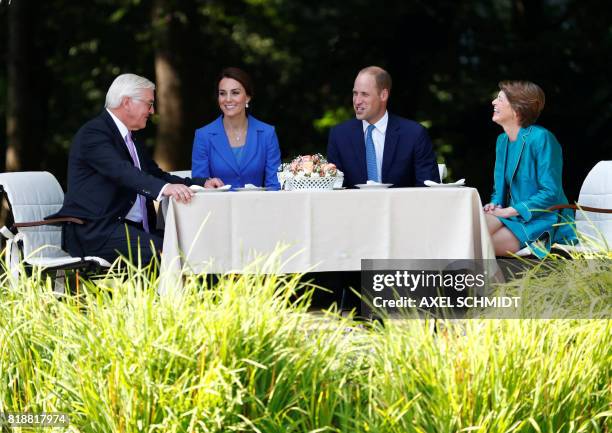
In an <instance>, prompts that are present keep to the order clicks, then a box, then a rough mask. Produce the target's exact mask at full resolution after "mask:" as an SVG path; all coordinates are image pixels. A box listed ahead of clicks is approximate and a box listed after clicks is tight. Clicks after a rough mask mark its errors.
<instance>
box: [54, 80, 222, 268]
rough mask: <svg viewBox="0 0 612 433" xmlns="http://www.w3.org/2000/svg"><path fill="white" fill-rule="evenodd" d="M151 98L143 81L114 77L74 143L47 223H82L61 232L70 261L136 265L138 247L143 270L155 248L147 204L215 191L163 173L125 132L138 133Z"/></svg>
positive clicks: (214, 182)
mask: <svg viewBox="0 0 612 433" xmlns="http://www.w3.org/2000/svg"><path fill="white" fill-rule="evenodd" d="M154 90H155V84H153V83H152V82H151V81H149V80H147V79H146V78H144V77H139V76H137V75H134V74H123V75H120V76H118V77H117V78H116V79H115V80H114V81H113V83H112V84H111V86H110V88H109V89H108V93H107V94H106V103H105V110H104V111H102V113H101V114H100V115H98V116H97V117H95V118H94V119H92V120H90V121H89V122H87V123H86V124H85V125H84V126H83V127H81V129H79V131H78V132H77V134H76V136H75V137H74V140H73V142H72V146H71V148H70V155H69V160H68V191H67V192H66V195H65V197H64V204H63V206H62V208H61V209H60V210H59V212H57V213H56V214H54V215H50V216H49V217H47V218H54V217H60V216H70V217H77V218H80V219H83V220H85V224H83V225H80V224H68V225H66V226H64V230H63V240H62V243H63V247H64V249H66V250H67V251H68V252H69V253H70V254H71V255H73V256H79V257H83V256H98V257H102V258H104V259H106V260H108V261H111V262H112V261H113V260H114V259H115V258H117V256H118V255H119V254H121V255H125V256H128V255H129V253H130V251H131V254H132V257H133V258H134V259H137V257H138V256H137V255H138V252H139V247H140V257H141V260H142V262H143V263H147V262H148V261H150V260H151V258H152V257H153V256H154V255H155V254H156V253H157V252H159V251H161V248H162V233H161V232H159V231H157V230H156V229H155V210H154V208H153V204H152V201H153V200H160V199H161V198H162V197H170V196H171V197H174V198H175V199H176V200H178V201H181V202H189V201H190V200H191V197H192V196H193V192H192V191H191V190H190V189H189V187H188V186H189V185H192V184H200V185H205V186H206V187H218V186H221V185H222V183H220V181H219V180H218V179H189V178H186V179H183V178H181V177H178V176H173V175H171V174H169V173H166V172H164V171H163V170H161V169H160V168H159V167H158V165H157V164H156V163H155V162H154V161H153V160H152V159H151V157H150V156H149V155H148V154H147V152H146V151H145V149H144V148H143V147H142V146H141V145H140V144H139V143H138V142H136V141H135V140H134V138H133V136H132V131H136V130H139V129H142V128H144V127H145V126H146V124H147V119H148V118H149V116H150V115H151V114H153V112H154V108H153V104H154ZM126 231H127V233H126ZM128 237H129V242H128V241H127V238H128ZM139 241H140V242H139Z"/></svg>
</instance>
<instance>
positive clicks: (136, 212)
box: [106, 108, 168, 223]
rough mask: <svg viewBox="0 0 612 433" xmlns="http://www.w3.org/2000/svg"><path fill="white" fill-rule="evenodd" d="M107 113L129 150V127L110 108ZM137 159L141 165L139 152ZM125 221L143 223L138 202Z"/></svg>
mask: <svg viewBox="0 0 612 433" xmlns="http://www.w3.org/2000/svg"><path fill="white" fill-rule="evenodd" d="M106 111H108V114H110V116H111V118H112V119H113V122H115V125H117V129H119V134H121V137H123V141H124V142H125V147H126V149H127V148H128V147H127V141H126V137H127V135H128V134H129V133H130V131H129V129H128V127H127V126H125V125H124V124H123V122H122V121H121V120H119V118H118V117H117V116H115V115H114V114H113V113H112V112H111V111H110V110H109V109H108V108H107V109H106ZM128 153H129V149H128ZM136 159H137V160H138V165H140V158H139V157H138V152H136ZM166 185H168V184H166ZM166 185H164V187H163V188H162V189H161V191H160V192H159V195H158V196H157V200H158V201H159V200H160V199H161V196H162V193H163V192H164V189H165V188H166ZM145 200H146V197H145ZM125 219H127V220H130V221H134V222H136V223H141V222H142V211H141V210H140V206H139V205H138V200H135V201H134V205H133V206H132V208H131V209H130V211H129V212H128V213H127V215H126V216H125Z"/></svg>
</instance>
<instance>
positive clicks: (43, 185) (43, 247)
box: [0, 171, 110, 291]
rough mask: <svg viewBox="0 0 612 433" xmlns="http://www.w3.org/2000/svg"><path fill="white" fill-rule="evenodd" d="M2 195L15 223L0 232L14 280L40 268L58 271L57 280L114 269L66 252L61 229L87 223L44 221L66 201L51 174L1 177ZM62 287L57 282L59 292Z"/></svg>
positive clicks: (96, 259) (107, 264)
mask: <svg viewBox="0 0 612 433" xmlns="http://www.w3.org/2000/svg"><path fill="white" fill-rule="evenodd" d="M0 191H2V192H3V193H4V195H5V197H6V199H7V202H8V205H9V209H10V211H11V214H12V218H13V221H14V223H13V225H12V226H11V228H10V229H9V228H7V227H6V226H4V227H2V228H1V229H0V233H2V235H3V236H4V237H5V238H6V240H7V242H6V249H5V254H6V267H7V271H9V272H10V273H11V274H12V276H13V277H14V278H17V277H18V276H19V273H20V272H22V271H23V270H24V269H27V268H31V267H39V268H42V270H44V271H46V272H53V271H55V272H56V275H57V276H61V275H63V271H65V270H68V269H95V268H97V269H99V268H108V267H110V263H109V262H108V261H106V260H104V259H102V258H100V257H92V256H87V257H72V256H71V255H70V254H68V253H67V252H66V251H64V250H62V248H61V245H62V227H61V226H62V225H63V224H84V223H85V222H84V221H83V220H81V219H79V218H73V217H64V218H55V219H51V220H44V218H45V217H46V216H48V215H51V214H53V213H55V212H57V211H58V210H59V209H60V208H61V206H62V203H63V201H64V192H63V191H62V188H61V186H60V184H59V183H58V181H57V180H56V179H55V177H54V176H53V175H52V174H51V173H49V172H46V171H31V172H11V173H0ZM24 265H26V266H24ZM60 286H61V285H60ZM60 286H58V284H57V280H56V289H59V288H60ZM59 291H62V290H59Z"/></svg>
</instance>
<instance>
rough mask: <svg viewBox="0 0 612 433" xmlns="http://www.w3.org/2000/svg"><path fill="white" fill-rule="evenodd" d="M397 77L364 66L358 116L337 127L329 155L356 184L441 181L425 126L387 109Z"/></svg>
mask: <svg viewBox="0 0 612 433" xmlns="http://www.w3.org/2000/svg"><path fill="white" fill-rule="evenodd" d="M390 92H391V76H390V75H389V73H388V72H387V71H385V70H384V69H382V68H379V67H378V66H369V67H367V68H364V69H362V70H361V71H360V72H359V74H357V78H356V79H355V85H354V87H353V108H354V109H355V117H356V118H355V119H352V120H348V121H346V122H344V123H341V124H340V125H338V126H336V127H334V128H332V130H331V131H330V133H329V143H328V147H327V159H328V160H329V162H332V163H334V164H336V166H337V167H338V169H339V170H340V171H342V172H343V173H344V185H345V186H347V187H349V188H352V187H354V186H355V185H358V184H364V183H366V182H367V181H368V180H372V181H376V182H381V183H391V184H393V186H396V187H405V186H423V182H424V181H426V180H433V181H435V182H439V181H440V175H439V172H438V164H437V162H436V155H435V154H434V151H433V147H432V144H431V141H430V139H429V135H428V134H427V131H426V129H425V128H423V127H422V126H421V125H419V124H418V123H417V122H414V121H412V120H408V119H403V118H401V117H399V116H395V115H393V114H390V113H389V112H387V102H388V100H389V94H390Z"/></svg>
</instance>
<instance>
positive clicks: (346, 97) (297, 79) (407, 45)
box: [0, 0, 612, 201]
mask: <svg viewBox="0 0 612 433" xmlns="http://www.w3.org/2000/svg"><path fill="white" fill-rule="evenodd" d="M611 18H612V17H611V13H610V8H609V7H608V5H607V2H603V1H596V0H580V1H579V0H496V1H488V0H439V1H436V2H431V1H427V0H414V1H405V0H387V1H385V2H373V1H366V0H344V1H337V0H335V1H317V0H313V1H310V2H300V1H296V0H232V1H227V0H225V1H222V0H149V1H147V0H114V1H112V0H90V1H89V2H72V1H68V0H47V1H45V2H36V1H33V0H11V1H10V2H9V1H8V0H0V28H2V29H4V31H3V37H2V38H0V58H2V64H4V65H6V67H5V68H2V70H0V116H2V118H4V119H6V121H5V122H2V123H1V124H0V137H1V140H0V143H1V144H2V146H3V148H2V150H1V151H0V155H1V156H0V158H2V161H0V162H1V163H2V164H3V165H4V166H5V167H6V168H7V169H13V170H15V169H47V170H49V171H51V172H53V173H54V174H55V175H56V176H57V177H58V178H60V179H64V178H65V174H66V163H67V152H68V149H69V146H70V142H71V139H72V136H73V135H74V134H75V133H76V131H77V130H78V128H79V127H80V126H81V125H82V124H83V123H84V122H85V121H86V120H88V119H89V118H91V117H92V116H94V115H95V114H96V113H98V112H100V110H101V109H102V107H103V104H104V97H105V94H106V90H107V89H108V86H109V85H110V83H111V82H112V80H113V79H114V77H115V76H116V75H118V74H120V73H124V72H133V73H136V74H140V75H144V76H146V77H149V78H150V79H152V80H153V81H155V82H156V84H157V85H158V91H157V106H156V109H157V112H158V115H157V116H156V117H155V118H154V119H153V122H152V123H153V125H150V126H149V127H148V128H147V129H146V130H144V131H143V132H142V133H141V136H144V137H145V139H146V142H147V145H148V146H149V147H150V150H151V152H152V153H154V155H155V157H156V159H157V160H158V162H160V165H162V167H165V168H167V169H185V168H189V167H190V155H191V145H192V139H193V133H194V130H195V129H196V128H198V127H200V126H202V125H204V124H206V123H208V122H210V121H212V120H213V119H214V118H216V117H217V116H218V115H219V111H218V108H217V105H216V100H215V97H214V85H215V79H216V76H217V74H218V73H219V71H220V70H221V69H222V68H223V67H226V66H238V67H241V68H243V69H245V70H246V71H248V72H249V73H250V74H251V76H252V77H253V79H254V82H255V96H254V98H253V101H252V104H251V106H252V112H253V114H254V115H255V116H257V117H258V118H260V119H262V120H263V121H265V122H267V123H271V124H273V125H275V126H276V129H277V133H278V136H279V140H280V143H281V151H282V154H283V158H284V159H290V158H291V157H293V156H295V155H296V154H298V153H303V152H321V153H325V149H326V144H327V133H328V131H329V128H330V127H331V126H333V125H334V124H336V123H338V122H340V121H342V120H344V119H347V118H349V117H351V116H352V115H353V111H352V107H351V90H352V84H353V80H354V77H355V75H356V73H357V71H358V70H359V69H361V68H362V67H364V66H367V65H373V64H374V65H380V66H382V67H384V68H386V69H387V70H388V71H389V72H390V73H391V75H392V77H393V80H394V83H393V90H392V92H391V100H390V107H389V108H390V111H393V112H395V113H396V114H399V115H402V116H404V117H408V118H413V119H415V120H417V121H419V122H421V123H423V124H424V125H425V126H427V127H428V128H429V133H430V135H431V137H432V140H433V141H434V143H435V145H436V151H437V153H438V158H439V160H441V161H444V162H446V163H447V165H448V166H449V168H450V170H451V173H452V176H453V177H465V178H467V180H468V183H469V184H470V185H472V186H475V187H477V188H478V189H479V191H480V192H481V194H482V197H483V201H485V200H487V198H488V197H487V196H488V194H489V193H490V190H491V184H492V170H493V161H494V145H495V137H496V136H497V134H499V132H501V129H500V128H499V127H498V126H497V125H495V124H493V123H492V122H491V120H490V119H491V114H492V109H491V105H490V102H491V98H492V95H493V94H494V92H496V90H497V83H498V81H500V80H502V79H528V80H532V81H534V82H536V83H538V84H540V86H542V88H543V89H544V91H545V92H546V96H547V104H546V108H545V109H544V112H543V114H542V117H541V119H540V120H539V122H538V123H540V124H541V125H543V126H545V127H547V128H548V129H550V130H551V131H552V132H553V133H554V134H555V135H556V136H557V138H558V139H559V141H560V142H561V144H562V146H563V150H564V157H565V171H564V184H565V187H566V191H567V193H568V196H569V198H570V200H575V199H577V194H578V190H579V187H580V185H581V183H582V180H583V179H584V177H585V176H586V174H587V172H588V170H589V169H590V168H591V167H592V166H593V165H594V164H595V163H596V162H597V161H599V160H602V159H611V158H612V104H611V103H610V101H611V100H612V98H611V97H612V82H611V80H610V77H612V64H611V62H610V61H609V60H608V61H606V60H605V59H606V58H609V57H610V53H612V19H611Z"/></svg>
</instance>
